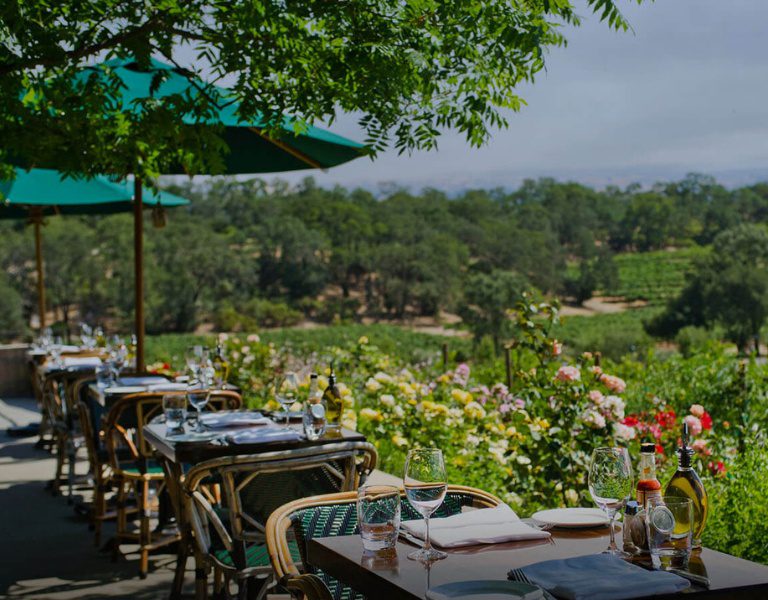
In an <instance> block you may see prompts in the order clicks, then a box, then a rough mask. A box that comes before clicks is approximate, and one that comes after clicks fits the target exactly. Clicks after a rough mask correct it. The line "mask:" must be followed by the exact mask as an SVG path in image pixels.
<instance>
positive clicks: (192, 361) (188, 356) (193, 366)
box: [184, 345, 208, 377]
mask: <svg viewBox="0 0 768 600" xmlns="http://www.w3.org/2000/svg"><path fill="white" fill-rule="evenodd" d="M207 354H208V349H207V348H206V347H205V346H200V345H196V346H190V347H189V348H187V351H186V353H185V354H184V360H185V361H186V363H187V368H188V369H189V370H190V371H191V372H192V377H197V370H198V368H199V367H200V361H202V360H203V357H204V356H206V355H207Z"/></svg>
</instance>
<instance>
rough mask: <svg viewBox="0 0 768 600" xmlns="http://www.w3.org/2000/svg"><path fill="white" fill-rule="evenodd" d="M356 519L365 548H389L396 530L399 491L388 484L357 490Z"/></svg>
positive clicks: (378, 549)
mask: <svg viewBox="0 0 768 600" xmlns="http://www.w3.org/2000/svg"><path fill="white" fill-rule="evenodd" d="M357 522H358V525H359V527H360V537H361V538H362V539H363V548H365V550H366V551H373V552H381V551H387V550H393V549H394V548H395V544H396V543H397V535H398V531H399V530H400V490H398V489H397V488H396V487H395V486H392V485H365V486H363V487H361V488H360V489H358V490H357Z"/></svg>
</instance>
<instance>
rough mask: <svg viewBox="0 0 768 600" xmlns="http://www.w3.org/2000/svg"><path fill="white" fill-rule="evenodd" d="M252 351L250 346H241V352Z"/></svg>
mask: <svg viewBox="0 0 768 600" xmlns="http://www.w3.org/2000/svg"><path fill="white" fill-rule="evenodd" d="M250 351H251V347H250V346H243V347H242V348H240V352H242V353H243V354H248V353H249V352H250Z"/></svg>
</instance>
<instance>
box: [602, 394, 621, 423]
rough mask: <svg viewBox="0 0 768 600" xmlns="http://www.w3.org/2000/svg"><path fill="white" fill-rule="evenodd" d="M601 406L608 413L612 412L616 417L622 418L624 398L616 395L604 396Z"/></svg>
mask: <svg viewBox="0 0 768 600" xmlns="http://www.w3.org/2000/svg"><path fill="white" fill-rule="evenodd" d="M602 408H603V410H605V411H607V412H608V413H612V414H613V416H614V417H616V418H617V419H623V418H624V400H622V399H621V398H619V397H618V396H606V397H605V399H604V400H603V405H602Z"/></svg>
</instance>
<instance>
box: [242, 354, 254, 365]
mask: <svg viewBox="0 0 768 600" xmlns="http://www.w3.org/2000/svg"><path fill="white" fill-rule="evenodd" d="M254 360H256V357H255V356H254V355H253V354H249V355H248V356H246V357H245V358H244V359H243V364H244V365H250V364H251V363H252V362H253V361H254Z"/></svg>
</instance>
